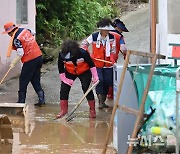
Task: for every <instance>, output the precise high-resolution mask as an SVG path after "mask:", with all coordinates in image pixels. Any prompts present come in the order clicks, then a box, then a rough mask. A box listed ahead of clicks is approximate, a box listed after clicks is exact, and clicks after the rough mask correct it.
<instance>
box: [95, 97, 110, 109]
mask: <svg viewBox="0 0 180 154" xmlns="http://www.w3.org/2000/svg"><path fill="white" fill-rule="evenodd" d="M97 96H98V99H99V109H103V108H108V107H109V106H108V105H106V104H105V103H104V102H105V100H106V95H103V94H98V95H97Z"/></svg>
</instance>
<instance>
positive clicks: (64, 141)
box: [8, 101, 116, 154]
mask: <svg viewBox="0 0 180 154" xmlns="http://www.w3.org/2000/svg"><path fill="white" fill-rule="evenodd" d="M108 103H109V104H110V105H111V106H112V105H113V102H112V101H108ZM74 106H75V104H70V106H69V111H71V110H72V108H73V107H74ZM97 107H98V105H97ZM97 107H96V112H97V118H96V119H89V117H88V114H89V107H88V105H87V104H86V103H85V102H83V104H81V106H80V107H79V108H78V110H77V111H76V112H75V115H76V116H75V118H73V119H72V120H71V121H69V122H66V121H65V120H63V119H59V120H54V117H55V115H56V114H57V113H58V112H59V103H47V104H46V106H45V107H34V105H32V104H28V105H27V106H26V108H25V110H24V113H25V116H23V115H20V114H19V115H16V116H15V115H13V116H12V115H8V117H9V119H10V121H11V123H12V125H13V146H12V153H13V154H26V153H28V154H36V153H37V154H50V153H53V154H56V153H58V154H59V153H60V154H67V153H68V154H71V153H72V154H85V153H87V154H99V153H102V149H103V144H104V143H105V138H106V134H107V130H108V125H109V119H110V115H111V112H112V107H111V108H109V109H105V110H99V109H98V108H97ZM107 153H111V154H113V153H116V151H115V150H114V149H113V148H112V135H111V137H110V141H109V147H108V149H107Z"/></svg>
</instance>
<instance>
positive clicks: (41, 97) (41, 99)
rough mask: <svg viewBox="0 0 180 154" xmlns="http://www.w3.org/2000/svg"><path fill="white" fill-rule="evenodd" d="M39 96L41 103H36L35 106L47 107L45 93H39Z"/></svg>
mask: <svg viewBox="0 0 180 154" xmlns="http://www.w3.org/2000/svg"><path fill="white" fill-rule="evenodd" d="M37 95H38V98H39V101H38V103H36V104H34V105H36V106H39V107H42V106H44V105H45V96H44V91H39V92H37Z"/></svg>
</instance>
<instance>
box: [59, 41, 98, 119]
mask: <svg viewBox="0 0 180 154" xmlns="http://www.w3.org/2000/svg"><path fill="white" fill-rule="evenodd" d="M58 69H59V74H60V80H61V89H60V109H61V111H60V113H59V114H58V115H57V116H56V118H61V117H63V116H64V115H65V114H66V113H67V112H68V99H69V92H70V89H71V87H72V85H73V83H74V80H75V79H76V78H79V79H80V81H81V85H82V90H83V92H84V93H85V92H86V91H87V90H88V88H89V86H90V84H91V81H92V82H93V83H96V82H97V81H98V80H99V78H98V75H97V70H96V67H95V65H94V62H93V60H92V59H91V57H90V55H89V53H88V52H87V51H86V50H84V49H82V48H80V47H79V44H78V43H77V42H76V41H74V40H67V41H65V42H64V43H63V44H62V50H61V52H60V53H59V58H58ZM86 98H87V100H88V104H89V107H90V114H89V117H90V118H96V111H95V99H94V94H93V91H92V90H91V91H90V92H89V94H88V95H87V96H86Z"/></svg>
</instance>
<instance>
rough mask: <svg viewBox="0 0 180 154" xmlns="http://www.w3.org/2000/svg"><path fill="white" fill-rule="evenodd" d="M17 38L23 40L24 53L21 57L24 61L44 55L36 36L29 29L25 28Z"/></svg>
mask: <svg viewBox="0 0 180 154" xmlns="http://www.w3.org/2000/svg"><path fill="white" fill-rule="evenodd" d="M17 39H19V40H20V41H21V44H22V47H23V50H24V55H23V56H22V58H21V61H22V63H25V62H28V61H30V60H33V59H35V58H37V57H39V56H41V55H42V52H41V50H40V48H39V46H38V44H37V42H36V40H35V37H34V36H33V35H32V34H31V33H30V32H29V31H28V30H27V29H23V31H22V32H21V33H20V34H19V35H18V37H17Z"/></svg>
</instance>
